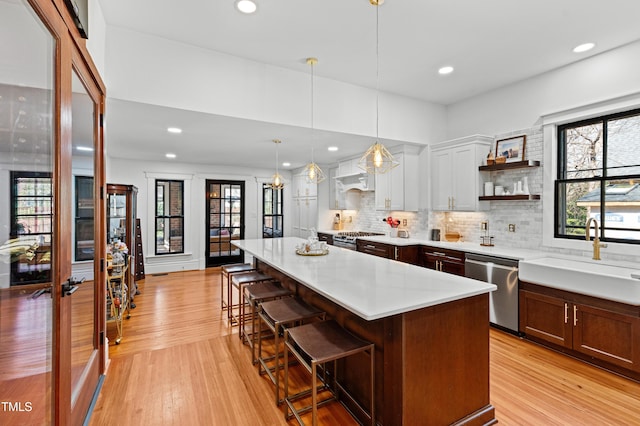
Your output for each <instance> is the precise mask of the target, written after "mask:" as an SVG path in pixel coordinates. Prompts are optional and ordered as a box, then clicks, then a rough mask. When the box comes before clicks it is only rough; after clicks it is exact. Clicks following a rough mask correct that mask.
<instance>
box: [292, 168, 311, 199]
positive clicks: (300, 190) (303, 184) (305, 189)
mask: <svg viewBox="0 0 640 426" xmlns="http://www.w3.org/2000/svg"><path fill="white" fill-rule="evenodd" d="M291 191H292V192H291V194H292V197H294V198H297V197H317V196H318V185H317V184H315V183H308V182H307V176H306V175H305V174H304V173H296V174H294V175H293V179H292V182H291Z"/></svg>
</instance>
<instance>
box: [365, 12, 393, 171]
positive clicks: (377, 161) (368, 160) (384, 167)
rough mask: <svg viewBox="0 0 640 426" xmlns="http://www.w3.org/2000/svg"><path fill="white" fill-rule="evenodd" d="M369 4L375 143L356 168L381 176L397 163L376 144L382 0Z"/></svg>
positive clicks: (383, 148)
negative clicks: (373, 31) (373, 11)
mask: <svg viewBox="0 0 640 426" xmlns="http://www.w3.org/2000/svg"><path fill="white" fill-rule="evenodd" d="M369 2H370V3H371V4H372V5H373V6H375V7H376V141H375V142H374V144H373V145H371V146H370V147H369V149H368V150H367V152H365V153H364V155H363V156H362V158H361V159H360V161H358V167H360V168H361V169H362V170H364V171H366V172H367V173H369V174H383V173H387V172H388V171H389V170H391V169H393V168H394V167H396V166H397V165H398V164H399V163H398V161H397V160H395V159H394V158H393V155H391V153H390V152H389V151H388V150H387V148H386V147H385V146H384V145H382V144H381V143H380V142H378V128H379V121H380V113H379V99H378V98H379V89H378V83H379V79H380V54H379V53H378V51H379V46H380V35H379V34H380V25H379V18H378V11H379V10H380V6H381V5H382V3H384V0H369Z"/></svg>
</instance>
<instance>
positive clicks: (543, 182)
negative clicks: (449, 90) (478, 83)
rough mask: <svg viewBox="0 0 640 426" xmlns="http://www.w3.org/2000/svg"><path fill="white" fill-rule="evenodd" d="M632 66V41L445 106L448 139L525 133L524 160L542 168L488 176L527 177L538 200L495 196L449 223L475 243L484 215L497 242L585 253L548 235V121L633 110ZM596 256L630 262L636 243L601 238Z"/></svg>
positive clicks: (585, 247)
mask: <svg viewBox="0 0 640 426" xmlns="http://www.w3.org/2000/svg"><path fill="white" fill-rule="evenodd" d="M532 60H535V59H532ZM639 68H640V42H636V43H632V44H629V45H627V46H624V47H621V48H619V49H615V50H612V51H609V52H605V53H602V54H600V55H597V56H594V57H592V58H589V59H585V60H583V61H580V62H578V63H575V64H572V65H569V66H566V67H563V68H560V69H557V70H554V71H551V72H548V73H545V74H543V75H540V76H537V77H534V78H531V79H528V80H526V81H522V82H519V83H516V84H512V85H510V86H506V87H503V88H500V89H497V90H494V91H492V92H488V93H485V94H483V95H479V96H476V97H474V98H472V99H469V100H466V101H463V102H459V103H457V104H454V105H451V106H449V107H448V123H447V136H448V137H449V138H456V137H462V136H466V135H469V134H475V133H481V134H489V135H494V136H495V138H496V139H502V138H506V137H512V136H515V135H518V134H526V135H527V146H526V157H525V158H527V159H533V160H540V161H541V166H542V167H541V168H540V170H533V171H528V170H521V171H517V172H509V173H507V172H501V173H498V174H496V175H495V176H493V179H494V180H495V181H496V182H498V183H500V184H507V185H511V184H512V183H513V181H515V180H520V179H521V178H522V177H523V176H524V175H528V176H529V179H530V186H531V187H532V193H541V195H542V199H541V200H540V201H528V202H515V201H514V202H504V201H495V202H491V210H490V211H488V212H483V213H456V214H454V215H453V216H452V217H454V219H455V223H456V225H455V226H456V228H457V230H459V231H461V232H462V233H463V234H464V235H465V239H466V240H467V241H470V240H471V241H477V240H478V238H479V232H478V229H479V228H478V224H479V222H480V221H481V220H488V221H489V228H490V233H491V235H494V236H495V237H496V239H495V241H494V242H495V243H496V244H497V245H504V246H510V247H523V248H529V249H542V250H544V251H551V252H560V253H564V254H573V255H582V256H585V257H590V256H591V245H590V244H589V243H586V242H583V241H567V240H564V239H555V238H553V211H554V197H553V186H554V180H555V179H556V176H555V170H556V168H555V156H556V149H557V148H556V146H555V145H554V139H555V125H557V124H559V123H562V122H572V121H578V120H580V119H584V118H588V117H591V116H599V115H604V114H607V113H612V112H617V111H620V110H623V109H633V108H638V107H639V106H640V78H638V72H637V70H638V69H639ZM543 127H544V132H543ZM431 216H432V217H431V219H430V222H431V223H432V226H434V227H443V226H444V219H445V218H444V216H443V215H442V214H432V215H431ZM509 223H513V224H515V225H516V233H515V234H514V233H509V232H508V231H507V226H508V224H509ZM602 257H603V258H604V259H610V260H626V261H632V262H638V261H640V249H638V248H637V247H635V246H630V245H628V244H609V246H608V248H607V249H605V250H602Z"/></svg>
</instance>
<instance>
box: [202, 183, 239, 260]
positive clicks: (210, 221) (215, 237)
mask: <svg viewBox="0 0 640 426" xmlns="http://www.w3.org/2000/svg"><path fill="white" fill-rule="evenodd" d="M206 197H207V200H206V206H207V211H206V218H207V224H206V230H207V231H206V244H205V246H206V249H205V253H206V258H207V267H209V266H219V265H226V264H229V263H240V262H243V261H244V253H243V252H242V250H240V249H238V248H236V247H235V246H233V244H232V243H233V241H234V240H241V239H243V238H244V181H228V180H207V193H206Z"/></svg>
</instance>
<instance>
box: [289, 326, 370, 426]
mask: <svg viewBox="0 0 640 426" xmlns="http://www.w3.org/2000/svg"><path fill="white" fill-rule="evenodd" d="M284 343H285V348H284V401H285V404H286V405H285V413H284V417H285V419H286V420H287V421H288V420H289V419H290V418H291V415H290V414H289V410H291V412H292V413H293V414H292V415H293V416H294V417H295V418H296V420H298V423H300V424H301V425H303V426H304V422H303V421H302V419H301V418H300V415H301V414H303V413H306V412H308V411H309V410H311V411H312V413H313V414H312V419H313V426H317V424H318V407H319V406H322V405H324V404H326V403H328V402H330V401H334V400H335V399H336V390H340V392H344V394H345V395H349V394H348V392H347V391H346V390H345V389H344V388H343V387H342V386H341V385H340V383H338V380H337V378H336V375H337V373H338V370H337V360H339V359H341V358H345V357H348V356H351V355H354V354H357V353H360V352H368V353H369V356H370V359H371V395H370V399H371V410H370V416H371V425H372V426H373V425H375V418H376V415H375V376H374V368H375V361H374V356H375V349H374V345H373V343H369V342H367V341H364V340H362V339H360V338H359V337H356V336H354V335H353V334H351V333H349V332H348V331H347V330H345V329H344V328H342V327H341V326H340V325H339V324H338V323H337V322H335V321H333V320H331V321H321V322H312V323H310V324H305V325H301V326H299V327H292V328H287V329H285V331H284ZM289 351H291V353H292V354H293V355H294V356H295V357H296V358H297V360H298V361H299V362H300V364H302V365H304V367H305V368H306V369H307V371H308V372H309V373H311V389H310V390H306V391H303V392H300V393H297V394H295V395H292V396H289V359H288V353H289ZM329 361H333V362H334V368H333V371H334V373H333V388H332V387H330V386H328V384H327V383H326V382H324V383H323V386H322V387H321V388H320V390H324V389H328V390H330V391H331V392H332V396H331V397H329V398H327V399H324V400H322V401H320V402H318V386H317V380H318V371H317V368H318V365H321V366H322V367H323V371H324V372H326V368H325V366H324V364H325V363H327V362H329ZM310 392H311V406H307V407H304V408H300V409H297V408H295V407H294V405H293V402H294V401H295V400H297V399H299V398H302V397H305V396H308V395H309V393H310ZM349 398H351V399H352V400H353V401H354V402H356V403H357V401H355V399H353V398H352V397H351V396H349ZM361 408H362V407H361ZM362 411H363V412H366V410H364V409H363V408H362Z"/></svg>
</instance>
